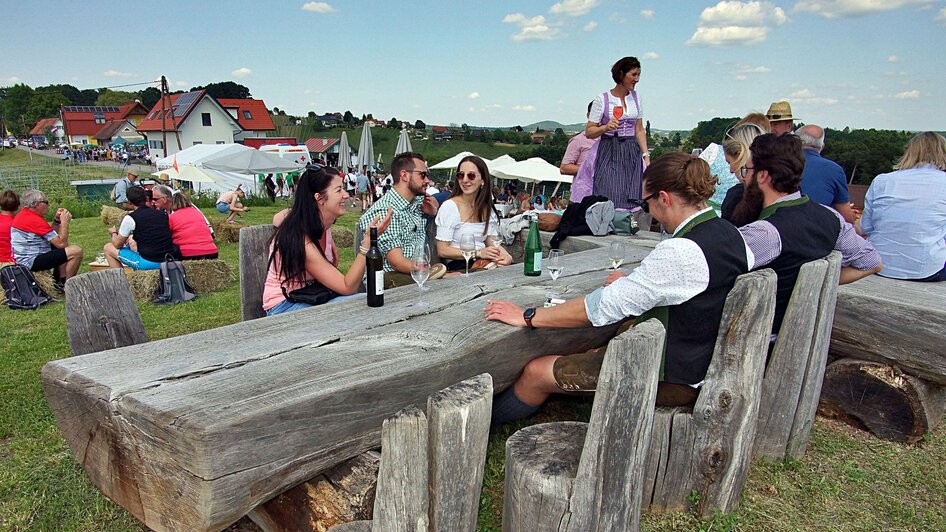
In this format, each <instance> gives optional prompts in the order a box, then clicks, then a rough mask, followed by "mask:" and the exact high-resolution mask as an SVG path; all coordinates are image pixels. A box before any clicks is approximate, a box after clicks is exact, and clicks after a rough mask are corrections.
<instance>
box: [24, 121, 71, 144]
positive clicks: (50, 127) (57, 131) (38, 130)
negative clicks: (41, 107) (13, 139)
mask: <svg viewBox="0 0 946 532" xmlns="http://www.w3.org/2000/svg"><path fill="white" fill-rule="evenodd" d="M47 133H52V134H53V135H55V136H56V140H57V141H60V142H61V141H62V139H63V137H64V136H65V132H64V131H63V129H62V120H60V119H58V118H41V119H39V121H37V122H36V125H35V126H33V129H31V130H30V137H31V138H32V137H33V135H43V136H46V134H47Z"/></svg>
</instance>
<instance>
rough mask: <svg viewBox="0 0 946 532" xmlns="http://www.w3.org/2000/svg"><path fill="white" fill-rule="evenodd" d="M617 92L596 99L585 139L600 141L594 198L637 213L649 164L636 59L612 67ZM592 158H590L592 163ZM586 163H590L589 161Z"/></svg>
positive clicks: (626, 58)
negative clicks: (644, 173) (595, 196)
mask: <svg viewBox="0 0 946 532" xmlns="http://www.w3.org/2000/svg"><path fill="white" fill-rule="evenodd" d="M611 77H612V78H613V79H614V83H615V85H614V88H613V89H611V90H610V91H607V92H605V93H602V94H599V95H598V96H597V97H595V99H594V102H593V103H592V105H591V111H590V112H589V114H588V116H589V119H591V120H595V119H597V121H594V122H592V121H589V122H588V124H587V126H585V136H587V137H588V138H590V139H595V138H598V137H600V138H601V139H600V141H599V142H598V145H597V153H596V154H595V158H594V161H593V164H594V189H593V190H594V194H595V195H599V196H607V198H608V199H609V200H611V201H613V202H614V207H615V208H616V209H628V210H631V209H634V208H636V207H637V205H635V204H633V203H632V202H631V200H639V199H641V175H642V174H643V172H644V166H645V161H646V162H650V151H649V150H648V149H647V133H646V132H645V130H644V125H643V119H642V117H643V112H642V108H641V100H640V97H639V96H638V95H637V91H635V90H634V87H636V86H637V82H638V81H640V78H641V63H640V61H638V60H637V58H636V57H623V58H621V59H619V60H618V61H617V62H616V63H614V66H612V67H611ZM590 158H591V157H589V159H590ZM585 162H586V163H591V161H588V160H586V161H585Z"/></svg>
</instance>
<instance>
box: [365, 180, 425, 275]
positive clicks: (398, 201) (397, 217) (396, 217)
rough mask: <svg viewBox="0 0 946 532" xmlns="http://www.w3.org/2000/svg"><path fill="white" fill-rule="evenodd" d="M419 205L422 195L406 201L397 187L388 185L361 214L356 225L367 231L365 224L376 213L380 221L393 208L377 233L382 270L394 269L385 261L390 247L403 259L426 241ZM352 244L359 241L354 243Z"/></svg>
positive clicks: (408, 256)
mask: <svg viewBox="0 0 946 532" xmlns="http://www.w3.org/2000/svg"><path fill="white" fill-rule="evenodd" d="M423 204H424V197H423V196H418V197H416V198H414V201H412V202H408V201H407V200H406V199H404V198H402V197H401V195H400V194H398V193H397V189H394V188H392V189H391V190H389V191H388V192H387V194H385V195H384V196H381V199H379V200H378V201H376V202H374V205H372V206H371V207H368V210H367V211H365V213H364V214H362V215H361V219H360V220H359V221H358V227H359V228H360V229H362V230H363V231H364V232H365V233H367V232H368V226H369V225H370V224H371V221H372V220H374V219H375V217H376V216H377V217H378V219H379V220H380V219H381V218H384V216H385V214H386V213H387V212H388V209H392V210H393V211H394V212H393V213H392V214H391V225H389V226H388V228H387V229H385V231H384V232H383V233H381V234H380V235H378V247H379V248H381V253H382V254H383V255H384V271H386V272H393V271H394V268H393V267H392V266H391V265H390V264H389V263H388V253H389V252H390V251H391V250H392V249H395V248H399V249H400V250H401V254H403V255H404V258H406V259H410V258H411V257H413V256H414V248H415V247H416V246H417V245H418V244H422V243H424V242H426V241H427V230H426V225H425V222H424V213H423V212H422V211H421V206H423ZM356 244H357V245H360V244H361V243H360V242H356Z"/></svg>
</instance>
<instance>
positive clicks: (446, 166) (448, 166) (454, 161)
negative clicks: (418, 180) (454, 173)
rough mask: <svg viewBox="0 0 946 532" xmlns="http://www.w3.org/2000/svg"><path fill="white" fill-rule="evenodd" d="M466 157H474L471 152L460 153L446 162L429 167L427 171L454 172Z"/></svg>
mask: <svg viewBox="0 0 946 532" xmlns="http://www.w3.org/2000/svg"><path fill="white" fill-rule="evenodd" d="M468 155H476V154H475V153H473V152H469V151H461V152H460V153H458V154H456V155H454V156H453V157H451V158H449V159H447V160H446V161H441V162H439V163H437V164H435V165H433V166H431V167H429V168H428V170H456V168H457V165H458V164H460V161H462V160H463V158H464V157H466V156H468Z"/></svg>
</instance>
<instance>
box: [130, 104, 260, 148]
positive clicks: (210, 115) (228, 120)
mask: <svg viewBox="0 0 946 532" xmlns="http://www.w3.org/2000/svg"><path fill="white" fill-rule="evenodd" d="M275 130H276V125H275V124H273V120H272V118H270V116H269V111H268V110H267V109H266V104H265V103H264V102H263V100H254V99H251V98H248V99H236V98H221V99H219V100H218V99H216V98H214V97H213V96H211V95H209V94H207V92H206V91H204V90H196V91H191V92H184V93H179V94H172V95H170V96H168V97H167V98H164V99H162V100H159V101H158V103H156V104H155V105H154V107H152V108H151V110H150V111H149V112H148V114H147V115H146V116H145V118H144V120H142V121H141V123H139V124H138V131H139V132H140V133H141V134H142V135H144V136H145V138H146V139H147V140H148V148H149V150H150V152H151V155H152V157H153V158H155V159H157V158H161V157H167V156H168V155H171V154H174V153H177V152H178V151H181V150H183V149H186V148H189V147H191V146H194V145H197V144H233V143H234V142H236V141H238V140H243V139H244V138H247V137H265V136H266V135H267V134H268V133H269V132H271V131H275ZM178 138H180V141H178Z"/></svg>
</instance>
